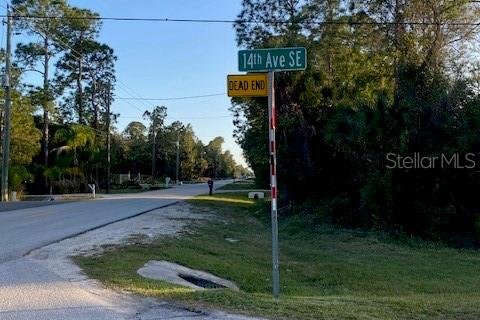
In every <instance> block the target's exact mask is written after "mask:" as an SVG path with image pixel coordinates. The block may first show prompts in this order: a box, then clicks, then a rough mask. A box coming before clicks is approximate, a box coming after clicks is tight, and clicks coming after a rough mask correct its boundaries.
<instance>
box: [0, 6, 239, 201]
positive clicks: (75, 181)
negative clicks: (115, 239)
mask: <svg viewBox="0 0 480 320" xmlns="http://www.w3.org/2000/svg"><path fill="white" fill-rule="evenodd" d="M11 15H12V16H13V21H14V24H13V29H14V33H16V34H19V33H20V34H22V38H21V39H22V42H20V43H17V46H16V48H15V52H14V59H13V70H12V81H11V87H12V132H11V158H10V170H9V185H10V189H11V190H16V191H27V192H31V193H45V192H53V193H66V192H86V191H88V187H87V186H88V184H89V183H94V184H96V185H97V188H105V187H106V185H107V178H108V177H107V166H108V163H107V132H109V131H110V132H111V137H112V148H111V169H112V170H111V171H112V172H114V173H128V172H131V173H132V174H135V175H137V174H141V175H149V176H150V177H149V178H148V179H149V181H150V182H154V181H155V180H160V179H161V178H163V177H165V176H170V177H171V178H172V180H173V179H174V178H175V174H176V172H175V171H176V153H177V148H178V153H179V175H180V176H179V178H180V179H182V180H195V179H199V178H201V177H204V176H209V177H212V178H213V177H214V178H222V177H231V176H234V175H235V174H238V175H240V174H245V173H246V169H245V168H243V167H241V166H238V165H237V164H236V163H235V161H234V159H233V156H232V154H231V153H230V152H228V151H223V150H222V144H223V142H224V140H223V138H221V137H217V138H215V139H214V140H212V141H211V142H209V143H208V144H207V145H204V144H203V143H202V142H201V141H200V140H199V139H198V138H197V137H196V136H195V134H194V132H193V129H192V127H191V125H189V124H183V123H181V122H178V121H177V122H174V123H172V124H170V125H166V124H165V118H166V115H167V114H166V108H165V107H163V106H162V107H154V108H153V110H151V111H147V112H146V113H145V114H144V120H145V121H148V122H149V125H148V128H147V127H145V125H143V124H142V123H141V122H140V121H141V120H142V119H139V122H132V123H130V124H129V125H128V126H127V128H126V129H125V130H124V131H122V132H121V131H119V130H118V129H116V128H115V124H116V122H117V118H118V117H119V114H115V113H112V112H111V111H110V109H111V106H112V103H113V102H114V101H115V96H114V89H115V86H116V82H117V79H116V73H115V66H116V63H117V56H116V55H115V52H114V49H113V48H111V47H110V46H109V45H108V44H105V43H102V42H100V41H99V35H100V32H101V28H102V23H101V20H99V19H96V18H99V14H98V13H96V12H93V11H91V10H88V9H84V8H78V7H75V6H72V5H70V4H69V3H68V1H67V0H13V1H12V8H11ZM35 17H39V18H35ZM48 17H50V18H48ZM53 17H56V18H53ZM0 58H1V60H2V61H4V60H5V51H4V50H2V53H1V56H0ZM39 83H40V85H39ZM152 107H153V106H152ZM0 120H1V121H2V122H3V118H2V119H0ZM177 141H178V144H177Z"/></svg>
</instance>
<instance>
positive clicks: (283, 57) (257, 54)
mask: <svg viewBox="0 0 480 320" xmlns="http://www.w3.org/2000/svg"><path fill="white" fill-rule="evenodd" d="M306 68H307V49H305V48H302V47H296V48H275V49H254V50H240V51H239V52H238V70H239V71H244V72H269V71H295V70H305V69H306Z"/></svg>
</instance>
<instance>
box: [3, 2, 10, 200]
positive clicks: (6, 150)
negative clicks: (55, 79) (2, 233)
mask: <svg viewBox="0 0 480 320" xmlns="http://www.w3.org/2000/svg"><path fill="white" fill-rule="evenodd" d="M11 54H12V16H11V15H10V7H7V52H6V57H5V83H4V86H5V108H4V116H3V119H4V127H3V146H2V148H3V149H2V151H3V152H2V184H1V189H2V190H1V192H2V195H1V197H2V201H8V166H9V163H10V117H11V110H10V108H11V104H12V97H11V91H10V89H11V88H10V80H11V79H10V69H11V61H10V58H11Z"/></svg>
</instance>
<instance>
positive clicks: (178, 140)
mask: <svg viewBox="0 0 480 320" xmlns="http://www.w3.org/2000/svg"><path fill="white" fill-rule="evenodd" d="M179 171H180V132H178V134H177V171H176V178H177V184H179V183H180V181H179V180H178V173H179Z"/></svg>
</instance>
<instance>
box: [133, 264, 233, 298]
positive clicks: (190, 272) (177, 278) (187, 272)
mask: <svg viewBox="0 0 480 320" xmlns="http://www.w3.org/2000/svg"><path fill="white" fill-rule="evenodd" d="M137 273H138V274H139V275H140V276H142V277H144V278H147V279H153V280H161V281H165V282H169V283H172V284H175V285H180V286H184V287H188V288H192V289H194V290H209V289H227V288H228V289H231V290H235V291H240V289H239V288H238V286H237V285H236V284H235V283H233V282H232V281H229V280H227V279H223V278H219V277H217V276H215V275H213V274H211V273H208V272H205V271H202V270H195V269H190V268H188V267H185V266H182V265H179V264H177V263H174V262H170V261H165V260H162V261H156V260H150V261H148V262H147V263H145V265H144V266H143V267H142V268H140V269H138V270H137Z"/></svg>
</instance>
